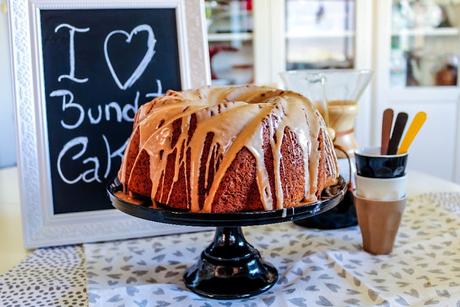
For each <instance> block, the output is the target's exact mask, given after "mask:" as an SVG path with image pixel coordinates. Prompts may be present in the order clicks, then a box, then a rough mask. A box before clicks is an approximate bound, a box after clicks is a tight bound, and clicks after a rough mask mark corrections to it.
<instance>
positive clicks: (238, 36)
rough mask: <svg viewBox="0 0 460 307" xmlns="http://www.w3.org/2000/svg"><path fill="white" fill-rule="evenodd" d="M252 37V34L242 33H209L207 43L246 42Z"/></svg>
mask: <svg viewBox="0 0 460 307" xmlns="http://www.w3.org/2000/svg"><path fill="white" fill-rule="evenodd" d="M252 37H253V35H252V33H249V32H242V33H209V34H208V41H210V42H225V41H233V40H240V41H248V40H251V39H252Z"/></svg>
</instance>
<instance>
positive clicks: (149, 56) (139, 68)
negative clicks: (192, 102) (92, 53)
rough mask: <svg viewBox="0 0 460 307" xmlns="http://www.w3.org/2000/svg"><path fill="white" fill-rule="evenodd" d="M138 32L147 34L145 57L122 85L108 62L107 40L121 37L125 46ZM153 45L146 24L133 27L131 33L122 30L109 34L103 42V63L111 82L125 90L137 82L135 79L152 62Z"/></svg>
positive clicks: (150, 32)
mask: <svg viewBox="0 0 460 307" xmlns="http://www.w3.org/2000/svg"><path fill="white" fill-rule="evenodd" d="M140 32H147V34H148V36H147V51H146V52H145V55H144V57H143V58H142V60H141V61H140V62H139V65H138V66H137V68H136V70H134V72H133V73H132V74H131V76H130V77H129V78H128V80H126V81H125V82H124V83H122V82H121V81H120V79H119V78H118V75H117V73H116V72H115V70H114V69H113V65H112V62H111V61H110V57H109V52H108V50H107V46H108V43H109V40H110V39H111V38H112V37H113V36H114V35H123V36H125V37H126V40H125V42H126V43H127V44H130V43H131V40H132V38H133V36H134V35H136V34H138V33H140ZM155 44H156V39H155V35H154V34H153V30H152V27H150V26H149V25H146V24H143V25H139V26H137V27H135V28H134V29H133V30H132V31H131V33H128V32H126V31H123V30H115V31H112V32H110V33H109V35H107V37H106V38H105V41H104V55H105V61H106V62H107V66H108V67H109V70H110V73H111V74H112V77H113V80H115V83H116V84H117V85H118V87H119V88H120V89H122V90H126V89H127V88H128V87H131V86H132V85H133V84H134V82H136V81H137V79H139V77H140V76H141V75H142V73H143V72H144V70H145V69H146V68H147V65H148V64H149V63H150V61H151V60H152V58H153V55H154V54H155V49H154V48H155Z"/></svg>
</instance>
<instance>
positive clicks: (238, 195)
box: [118, 85, 339, 213]
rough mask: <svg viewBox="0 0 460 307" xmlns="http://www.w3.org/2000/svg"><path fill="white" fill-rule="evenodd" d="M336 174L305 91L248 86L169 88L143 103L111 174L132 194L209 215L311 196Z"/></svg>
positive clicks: (275, 205)
mask: <svg viewBox="0 0 460 307" xmlns="http://www.w3.org/2000/svg"><path fill="white" fill-rule="evenodd" d="M338 175H339V173H338V168H337V158H336V156H335V151H334V148H333V145H332V142H331V140H330V138H329V136H328V135H327V131H326V126H325V124H324V121H323V119H322V117H321V115H320V114H319V112H318V111H317V110H316V109H315V107H314V106H313V105H312V104H311V103H310V101H308V99H306V98H305V97H303V96H301V95H300V94H297V93H294V92H291V91H283V90H279V89H274V88H270V87H260V86H252V85H247V86H238V87H203V88H200V89H195V90H188V91H183V92H176V91H168V92H167V93H166V95H165V96H163V97H158V98H156V99H154V100H153V101H151V102H149V103H147V104H145V105H143V106H142V107H141V108H140V109H139V111H138V112H137V114H136V117H135V121H134V127H133V132H132V135H131V137H130V140H129V142H128V145H127V148H126V151H125V155H124V158H123V161H122V166H121V168H120V171H119V174H118V177H119V180H120V182H121V183H122V184H123V186H124V189H125V192H129V193H131V195H134V196H136V195H137V196H139V195H140V196H146V197H151V198H152V200H153V201H156V202H157V203H160V204H162V205H164V206H167V207H171V208H175V209H182V210H189V211H192V212H216V213H217V212H238V211H257V210H275V209H280V208H284V207H291V206H296V205H299V204H305V202H313V201H315V200H316V199H317V197H318V196H319V195H320V193H321V191H322V190H323V189H324V188H326V187H328V186H330V185H333V184H335V183H336V181H337V178H338Z"/></svg>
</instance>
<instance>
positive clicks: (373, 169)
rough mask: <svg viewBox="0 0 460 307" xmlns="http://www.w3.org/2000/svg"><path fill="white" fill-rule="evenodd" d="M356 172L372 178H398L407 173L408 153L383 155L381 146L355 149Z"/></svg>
mask: <svg viewBox="0 0 460 307" xmlns="http://www.w3.org/2000/svg"><path fill="white" fill-rule="evenodd" d="M355 162H356V173H357V174H358V175H359V176H363V177H370V178H396V177H402V176H404V175H405V174H406V165H407V153H404V154H400V155H381V154H380V147H368V148H362V149H358V150H356V151H355Z"/></svg>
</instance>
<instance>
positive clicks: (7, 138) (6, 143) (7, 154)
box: [0, 1, 16, 168]
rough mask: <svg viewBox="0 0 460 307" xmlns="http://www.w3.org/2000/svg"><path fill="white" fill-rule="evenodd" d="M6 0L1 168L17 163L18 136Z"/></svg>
mask: <svg viewBox="0 0 460 307" xmlns="http://www.w3.org/2000/svg"><path fill="white" fill-rule="evenodd" d="M5 3H6V1H1V2H0V168H3V167H8V166H13V165H15V164H16V148H15V147H16V136H15V125H14V112H13V95H12V84H11V78H10V70H11V67H10V46H9V42H8V16H7V12H6V6H5Z"/></svg>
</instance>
